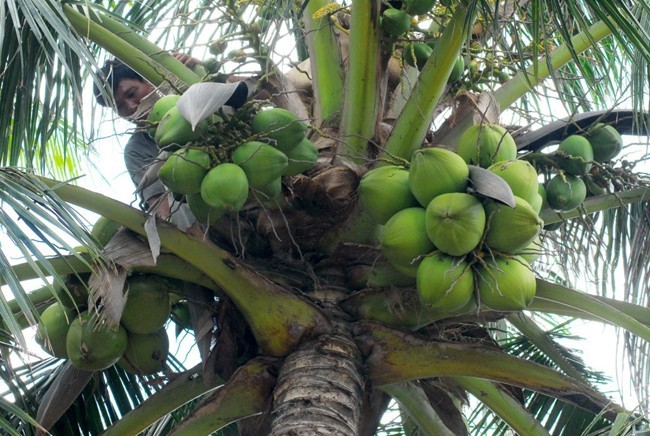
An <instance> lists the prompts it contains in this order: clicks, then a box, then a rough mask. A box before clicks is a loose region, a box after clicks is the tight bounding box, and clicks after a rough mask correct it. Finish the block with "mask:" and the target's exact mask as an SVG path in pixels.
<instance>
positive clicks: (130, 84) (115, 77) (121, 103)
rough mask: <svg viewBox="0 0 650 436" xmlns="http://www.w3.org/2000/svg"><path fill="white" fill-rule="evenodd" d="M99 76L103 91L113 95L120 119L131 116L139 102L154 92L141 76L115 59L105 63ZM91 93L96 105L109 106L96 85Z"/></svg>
mask: <svg viewBox="0 0 650 436" xmlns="http://www.w3.org/2000/svg"><path fill="white" fill-rule="evenodd" d="M99 75H100V78H101V79H103V80H104V81H105V82H104V83H105V87H106V89H105V90H106V91H107V92H110V93H112V94H113V99H114V100H115V105H116V110H117V114H118V115H119V116H121V117H128V116H131V115H133V114H134V113H135V111H136V109H137V108H138V105H139V104H140V101H141V100H142V99H143V98H144V97H146V96H147V95H149V94H151V93H152V92H153V90H154V87H153V86H152V85H151V84H150V83H149V82H147V81H146V80H144V79H143V78H142V76H140V75H139V74H138V73H136V72H135V71H133V70H132V69H131V68H129V67H128V66H127V65H126V64H124V63H122V62H121V61H119V60H117V59H113V60H109V61H106V63H105V64H104V66H103V67H102V68H101V70H100V72H99ZM93 93H94V94H95V98H96V99H97V103H99V104H100V105H102V106H109V104H108V102H107V101H106V100H105V99H104V96H103V95H102V91H101V89H100V88H99V87H98V86H97V84H94V85H93Z"/></svg>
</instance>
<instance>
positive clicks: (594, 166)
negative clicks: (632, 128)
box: [546, 123, 623, 212]
mask: <svg viewBox="0 0 650 436" xmlns="http://www.w3.org/2000/svg"><path fill="white" fill-rule="evenodd" d="M622 149H623V139H622V138H621V135H620V133H619V132H618V131H617V130H616V129H615V128H614V127H612V126H610V125H606V124H602V123H597V124H595V125H594V126H593V127H591V128H590V129H588V130H587V131H586V132H585V133H584V134H575V135H570V136H568V137H566V138H565V139H564V140H562V142H560V144H559V146H558V148H557V150H556V151H555V152H554V153H553V158H554V161H555V167H556V168H557V170H559V172H558V173H557V174H556V175H555V176H553V177H552V178H551V179H550V180H549V181H548V183H547V184H546V201H547V202H548V206H549V207H550V208H552V209H554V210H556V211H558V212H568V211H570V210H573V209H575V208H577V207H578V206H580V205H581V204H582V202H583V201H584V200H585V198H586V197H587V196H588V195H603V194H606V193H607V188H608V186H609V180H608V179H606V178H604V177H599V176H598V174H599V172H600V169H599V166H600V164H603V163H606V162H608V161H610V160H612V159H614V158H615V157H616V156H617V155H618V154H619V153H620V152H621V150H622Z"/></svg>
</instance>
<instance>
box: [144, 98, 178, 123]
mask: <svg viewBox="0 0 650 436" xmlns="http://www.w3.org/2000/svg"><path fill="white" fill-rule="evenodd" d="M179 98H181V96H180V95H177V94H169V95H165V96H163V97H160V98H159V99H158V101H156V102H155V103H154V105H153V107H152V108H151V111H150V112H149V115H148V116H147V121H149V122H150V123H151V124H153V125H155V124H157V123H159V122H160V120H162V119H163V117H164V116H165V114H166V113H167V112H169V110H170V109H171V108H173V107H176V102H178V99H179Z"/></svg>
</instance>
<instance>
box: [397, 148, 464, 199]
mask: <svg viewBox="0 0 650 436" xmlns="http://www.w3.org/2000/svg"><path fill="white" fill-rule="evenodd" d="M468 180H469V168H468V167H467V164H466V163H465V161H463V158H461V157H460V156H458V155H457V154H456V153H454V152H452V151H449V150H445V149H444V148H437V147H434V148H423V149H420V150H417V151H416V152H415V153H413V156H412V157H411V168H410V170H409V187H410V188H411V192H412V193H413V195H414V196H415V198H417V199H418V201H419V202H420V204H421V205H422V206H423V207H427V206H428V205H429V202H430V201H431V200H433V199H434V198H435V197H437V196H438V195H441V194H447V193H449V192H465V191H466V190H467V182H468Z"/></svg>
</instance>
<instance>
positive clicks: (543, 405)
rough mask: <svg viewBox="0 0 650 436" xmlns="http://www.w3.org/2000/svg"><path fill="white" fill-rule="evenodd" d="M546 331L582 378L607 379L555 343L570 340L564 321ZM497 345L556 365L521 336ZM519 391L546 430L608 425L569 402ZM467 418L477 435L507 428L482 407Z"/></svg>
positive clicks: (560, 431)
mask: <svg viewBox="0 0 650 436" xmlns="http://www.w3.org/2000/svg"><path fill="white" fill-rule="evenodd" d="M553 323H554V324H556V323H557V321H556V320H555V321H553ZM547 334H548V337H549V339H551V340H553V341H554V342H555V347H556V349H557V350H558V351H559V352H560V353H561V354H562V355H564V358H565V360H568V361H571V362H572V364H573V365H574V367H575V369H576V370H577V371H578V372H580V373H581V374H582V378H583V379H586V380H590V381H591V382H592V383H594V384H599V383H602V382H604V381H605V380H606V378H605V376H604V375H603V374H602V373H600V372H596V371H593V370H590V369H589V368H588V367H587V366H586V365H585V363H584V361H583V360H582V359H581V358H580V356H579V355H578V354H577V353H576V352H575V351H573V350H571V349H569V348H567V347H565V346H563V345H561V344H559V343H558V342H556V341H557V340H558V339H571V336H570V332H569V331H568V329H567V325H566V323H563V324H560V325H556V326H555V327H553V328H552V329H551V330H550V331H549V332H548V333H547ZM500 345H501V346H502V347H503V348H504V349H506V350H507V351H508V353H510V354H512V355H515V356H517V357H521V358H525V359H526V360H530V361H533V362H536V363H539V364H542V365H545V366H550V367H553V368H558V367H557V366H556V365H555V363H554V362H553V361H552V360H550V359H549V358H548V357H547V356H546V355H545V354H544V353H543V352H541V351H540V350H539V349H538V348H537V347H536V346H535V345H534V344H533V343H531V342H530V341H529V340H528V339H527V338H526V337H525V336H523V335H511V336H509V337H506V338H505V339H504V340H502V341H501V343H500ZM521 393H522V394H523V400H524V401H525V404H526V408H527V409H528V410H529V411H530V412H531V413H532V415H533V417H534V418H535V419H536V420H538V421H539V422H541V423H542V424H543V425H544V426H545V427H546V428H547V429H548V430H549V431H551V430H552V434H557V435H560V434H572V433H571V432H572V431H575V429H577V428H585V427H586V426H587V424H590V423H593V427H594V428H605V427H607V426H608V425H611V422H609V421H607V420H604V419H603V418H602V417H599V416H597V415H595V414H593V413H591V412H589V411H586V410H584V409H581V408H578V407H576V406H573V405H568V404H567V403H564V402H562V401H559V400H557V399H556V398H552V397H549V396H546V395H543V394H540V393H535V392H531V391H527V390H523V391H522V392H521ZM469 420H470V426H471V427H472V428H474V430H475V431H476V432H477V433H476V434H505V433H506V432H507V431H508V429H509V427H508V426H507V425H506V424H505V423H504V422H503V421H502V420H501V419H500V418H499V417H497V416H495V415H494V414H493V413H492V412H491V411H489V409H487V408H486V407H485V406H478V407H476V408H474V409H473V410H472V413H471V414H470V416H469Z"/></svg>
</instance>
